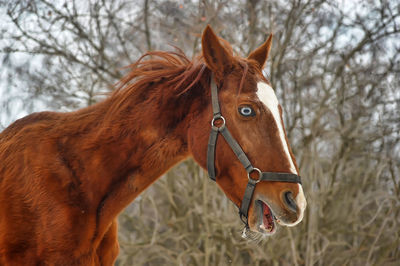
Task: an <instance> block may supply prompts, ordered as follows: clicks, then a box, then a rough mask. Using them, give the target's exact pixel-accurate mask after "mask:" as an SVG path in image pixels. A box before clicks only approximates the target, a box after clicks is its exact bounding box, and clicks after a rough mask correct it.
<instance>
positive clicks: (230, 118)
mask: <svg viewBox="0 0 400 266" xmlns="http://www.w3.org/2000/svg"><path fill="white" fill-rule="evenodd" d="M270 47H271V36H270V37H269V38H268V40H267V41H266V42H265V43H264V44H263V45H261V46H260V47H259V48H257V49H256V50H255V51H253V52H252V53H251V54H250V55H249V56H248V58H241V57H238V56H235V55H234V54H233V52H232V48H231V47H230V45H229V44H228V43H227V42H226V41H225V40H223V39H220V38H218V37H217V36H216V35H215V34H214V32H213V31H212V29H211V28H210V27H209V26H207V28H206V29H205V30H204V32H203V35H202V55H201V56H199V57H197V58H195V59H193V60H189V59H188V58H187V57H186V56H185V55H184V54H183V53H181V52H148V53H147V54H145V55H144V56H143V57H142V58H141V59H139V60H138V61H137V62H136V63H135V64H133V65H131V71H130V73H128V74H127V76H125V78H123V79H122V80H121V81H120V83H119V85H118V86H117V88H116V89H115V91H114V92H113V93H112V95H111V96H110V97H108V98H107V99H106V100H105V101H103V102H100V103H97V104H95V105H93V106H90V107H87V108H83V109H81V110H78V111H75V112H70V113H54V112H41V113H34V114H31V115H28V116H26V117H24V118H22V119H19V120H17V121H16V122H14V123H13V124H11V125H10V126H9V127H8V128H6V129H5V130H4V131H3V132H2V133H1V134H0V265H112V264H113V263H114V262H115V260H116V257H117V255H118V252H119V245H118V240H117V216H118V214H119V213H120V212H121V211H122V210H123V209H124V207H126V206H127V205H128V204H129V203H130V202H132V201H133V200H134V199H135V198H136V197H137V196H138V195H139V194H140V193H141V192H142V191H143V190H145V189H146V188H147V187H148V186H150V185H151V184H152V183H153V182H154V181H156V180H157V179H158V178H159V177H160V176H161V175H163V174H164V173H165V172H166V171H168V169H170V168H171V167H172V166H174V165H175V164H177V163H179V162H181V161H182V160H185V159H186V158H188V157H192V158H193V159H194V160H195V161H196V162H197V163H198V164H199V165H200V166H201V167H203V168H206V166H207V163H208V164H209V166H212V167H211V168H210V167H209V170H210V169H211V170H210V171H211V172H213V174H215V176H214V177H215V179H216V182H217V184H218V185H219V187H220V188H221V189H222V190H223V191H224V193H225V194H226V195H227V197H228V198H229V199H230V200H232V201H233V203H234V204H236V205H237V206H238V207H241V211H242V213H241V215H242V216H244V220H245V223H246V224H247V227H248V228H249V230H251V231H254V232H258V233H260V234H264V235H271V234H273V233H274V232H275V231H276V226H277V224H280V225H285V226H293V225H296V224H298V223H299V222H300V221H301V220H302V218H303V214H304V209H305V206H306V201H305V197H304V194H303V189H302V186H301V184H300V182H299V179H297V177H298V176H297V175H298V168H297V165H296V161H295V159H294V156H293V154H292V152H291V149H290V147H289V144H288V140H287V138H286V134H285V130H284V125H283V121H282V109H281V107H280V105H279V103H278V101H277V98H276V96H275V94H274V91H273V89H272V88H271V85H270V83H269V81H268V80H267V79H266V78H265V77H264V76H263V74H262V69H263V67H264V64H265V62H266V60H267V58H268V53H269V50H270ZM146 56H149V57H146ZM212 84H214V85H212ZM212 86H214V92H215V93H216V94H215V95H214V96H212V92H211V90H212ZM217 88H218V90H217ZM215 97H217V98H215ZM211 98H213V100H211ZM218 103H219V106H216V105H218ZM217 107H218V108H217ZM215 108H217V109H219V108H220V110H217V111H216V109H215ZM213 111H214V112H213ZM218 111H219V114H217V115H216V113H218ZM213 113H214V119H213ZM221 114H222V115H223V118H221V117H222V116H221ZM212 119H213V120H216V121H213V122H212V128H213V130H214V131H215V132H216V133H215V136H216V135H217V134H218V133H221V134H222V135H223V137H224V138H222V137H220V138H219V139H218V141H217V140H216V137H215V141H214V140H212V139H213V137H209V135H210V128H211V126H210V122H211V120H212ZM223 128H229V130H230V133H229V135H230V136H231V138H230V139H229V137H227V135H228V133H227V131H223ZM212 134H213V133H212ZM209 139H210V142H209ZM234 142H236V144H232V143H234ZM207 143H209V144H207ZM232 145H233V146H235V145H236V146H235V147H236V148H234V147H233V146H232ZM209 147H211V152H207V150H208V151H210V148H209ZM240 151H242V153H241V154H240ZM207 153H209V154H211V155H210V156H212V159H210V158H209V159H207ZM214 153H215V154H214ZM214 155H215V157H214ZM243 156H244V157H246V158H245V159H247V160H248V161H249V162H251V163H252V164H254V166H256V167H257V168H255V167H252V166H251V167H252V168H246V169H245V168H244V167H243V165H242V164H244V163H243V161H245V159H244V157H243ZM249 169H250V170H249ZM258 169H261V170H263V171H269V173H271V172H272V173H274V172H275V173H277V172H280V173H286V174H283V175H288V176H289V175H290V176H294V179H293V180H295V181H290V180H292V179H290V180H289V181H288V180H282V181H280V180H279V179H278V180H275V179H268V178H267V179H263V178H264V174H267V175H268V174H269V173H262V172H261V171H260V170H258ZM246 171H247V173H246ZM213 174H210V176H212V175H213ZM257 174H258V177H257ZM296 180H297V181H296ZM253 181H254V182H253ZM259 181H261V182H259ZM256 183H257V185H255V184H256ZM246 198H247V199H246ZM242 199H243V201H242ZM244 205H247V207H244ZM243 210H245V211H243Z"/></svg>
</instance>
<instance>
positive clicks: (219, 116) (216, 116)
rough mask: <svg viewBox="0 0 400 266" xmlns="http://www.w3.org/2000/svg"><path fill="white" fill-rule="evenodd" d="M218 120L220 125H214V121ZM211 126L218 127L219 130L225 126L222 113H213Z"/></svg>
mask: <svg viewBox="0 0 400 266" xmlns="http://www.w3.org/2000/svg"><path fill="white" fill-rule="evenodd" d="M218 120H222V125H220V126H216V125H215V121H218ZM211 127H212V128H214V129H218V130H219V131H221V130H222V129H223V128H224V127H225V118H224V117H223V116H222V115H220V114H218V115H215V116H214V117H213V119H212V120H211Z"/></svg>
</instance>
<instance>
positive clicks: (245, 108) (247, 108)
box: [238, 106, 256, 116]
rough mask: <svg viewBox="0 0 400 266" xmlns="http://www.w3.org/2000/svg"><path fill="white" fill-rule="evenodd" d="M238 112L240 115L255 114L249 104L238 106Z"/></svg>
mask: <svg viewBox="0 0 400 266" xmlns="http://www.w3.org/2000/svg"><path fill="white" fill-rule="evenodd" d="M238 110H239V114H241V115H242V116H255V115H256V112H254V110H253V108H251V107H250V106H242V107H239V109H238Z"/></svg>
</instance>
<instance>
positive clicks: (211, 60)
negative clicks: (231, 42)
mask: <svg viewBox="0 0 400 266" xmlns="http://www.w3.org/2000/svg"><path fill="white" fill-rule="evenodd" d="M201 45H202V49H203V56H204V60H205V63H206V65H207V66H208V68H210V69H211V71H212V72H213V73H214V74H215V76H216V77H217V78H219V79H221V78H222V77H223V74H224V71H225V70H227V69H228V68H230V67H231V66H232V64H233V58H232V56H231V55H230V53H229V51H228V50H227V49H225V47H224V46H222V44H221V42H220V41H219V40H218V37H217V35H215V33H214V31H213V30H212V29H211V27H210V26H209V25H207V27H206V28H205V30H204V31H203V36H202V37H201Z"/></svg>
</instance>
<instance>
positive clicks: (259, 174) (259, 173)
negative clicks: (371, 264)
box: [247, 167, 262, 184]
mask: <svg viewBox="0 0 400 266" xmlns="http://www.w3.org/2000/svg"><path fill="white" fill-rule="evenodd" d="M253 171H256V172H258V179H253V178H251V177H250V174H251V173H252V172H253ZM261 177H262V173H261V171H260V169H258V168H255V167H254V168H253V169H252V170H251V171H250V172H248V173H247V178H248V179H249V181H255V182H256V184H257V183H258V182H260V181H261Z"/></svg>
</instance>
